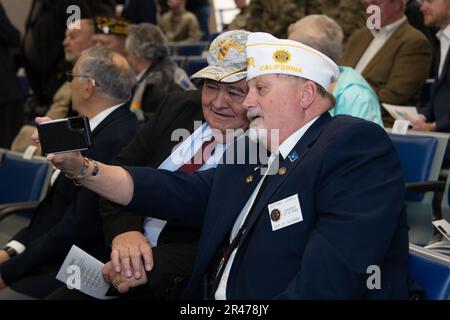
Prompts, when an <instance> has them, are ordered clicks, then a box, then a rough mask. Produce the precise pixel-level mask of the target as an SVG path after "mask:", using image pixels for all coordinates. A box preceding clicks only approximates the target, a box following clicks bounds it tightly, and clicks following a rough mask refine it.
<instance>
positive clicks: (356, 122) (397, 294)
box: [127, 113, 408, 299]
mask: <svg viewBox="0 0 450 320" xmlns="http://www.w3.org/2000/svg"><path fill="white" fill-rule="evenodd" d="M294 150H295V152H296V153H297V154H298V158H297V159H296V160H294V161H291V160H289V159H284V160H283V161H282V162H281V163H280V167H285V168H286V174H284V175H276V176H273V177H272V178H271V181H270V183H269V184H268V185H267V187H266V188H265V189H264V191H263V193H262V195H261V196H260V197H259V199H258V200H257V202H256V204H255V210H256V211H255V214H253V215H252V217H251V218H250V220H249V224H248V229H247V230H248V231H247V232H246V233H245V234H244V236H243V240H242V242H241V244H240V247H239V250H238V252H237V254H236V257H235V260H234V263H233V266H232V268H231V270H230V276H229V279H228V285H227V298H228V299H404V298H407V274H408V228H407V223H406V213H405V211H404V194H405V191H404V179H403V175H402V170H401V167H400V162H399V159H398V156H397V153H396V151H395V149H394V147H393V145H392V143H391V142H390V139H389V137H388V136H387V134H386V133H385V131H384V130H383V129H382V128H381V127H380V126H378V125H376V124H373V123H371V122H367V121H365V120H362V119H357V118H353V117H350V116H337V117H335V118H331V116H330V115H329V114H328V113H326V114H324V115H322V116H321V117H320V118H319V119H318V120H317V121H316V122H315V123H314V124H313V125H312V126H311V127H310V128H309V129H308V130H307V132H306V133H305V135H304V136H303V137H302V138H301V139H300V141H299V142H298V143H297V145H296V146H295V147H294ZM256 167H257V165H255V164H253V165H239V164H236V165H219V166H218V167H217V169H215V170H208V171H204V172H199V173H196V174H194V175H193V176H189V175H186V174H184V173H181V172H175V173H173V172H168V171H164V170H155V169H151V168H137V167H127V170H129V172H130V173H131V175H132V178H133V180H134V188H135V189H134V195H133V199H132V201H131V202H130V204H129V209H130V208H131V209H133V210H136V211H139V212H143V213H145V212H158V213H160V216H157V218H163V219H168V220H170V221H173V222H176V223H184V224H185V225H197V226H199V225H202V233H201V238H200V242H199V247H198V255H197V259H196V263H195V267H194V271H193V274H192V277H191V280H190V282H189V284H188V286H187V288H186V290H185V292H184V295H183V297H184V298H196V299H198V298H203V297H206V296H207V295H206V292H205V288H206V287H207V285H206V281H205V279H206V278H207V276H205V274H206V273H207V271H208V269H209V268H210V264H211V261H212V260H214V258H215V257H216V255H217V251H218V250H219V248H220V246H221V244H222V243H223V241H224V239H226V237H227V239H228V237H229V235H230V231H231V229H232V227H233V224H234V223H235V221H236V218H237V216H238V215H239V213H240V212H241V210H242V208H243V207H244V205H245V203H246V202H247V200H248V199H249V197H250V195H251V194H252V192H253V190H254V188H255V187H256V185H257V183H258V181H259V177H258V176H260V175H259V173H258V172H259V171H255V168H256ZM250 175H252V176H254V179H253V181H252V182H251V183H247V182H248V180H247V177H248V176H250ZM295 194H298V197H299V201H300V206H301V210H302V215H303V221H301V222H298V223H295V224H292V225H290V226H288V227H285V228H282V229H279V230H277V231H272V228H271V222H270V213H269V211H268V208H267V206H268V205H269V204H271V203H273V202H276V201H279V200H282V199H285V198H287V197H289V196H292V195H295ZM372 265H376V266H379V267H380V269H381V288H380V289H375V290H369V289H368V287H367V281H368V279H369V276H370V275H371V273H370V272H369V273H368V268H369V267H370V266H372ZM369 282H370V279H369Z"/></svg>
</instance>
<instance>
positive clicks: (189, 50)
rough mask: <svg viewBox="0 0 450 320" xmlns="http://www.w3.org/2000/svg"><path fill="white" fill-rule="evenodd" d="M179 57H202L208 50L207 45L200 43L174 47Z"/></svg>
mask: <svg viewBox="0 0 450 320" xmlns="http://www.w3.org/2000/svg"><path fill="white" fill-rule="evenodd" d="M174 50H176V52H175V55H177V56H201V55H202V54H203V51H205V50H208V48H207V43H204V42H199V43H195V44H180V45H178V46H176V47H174Z"/></svg>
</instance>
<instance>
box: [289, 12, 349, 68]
mask: <svg viewBox="0 0 450 320" xmlns="http://www.w3.org/2000/svg"><path fill="white" fill-rule="evenodd" d="M289 39H291V40H296V41H299V42H301V43H303V44H306V45H307V46H310V47H312V48H314V49H316V50H318V51H320V52H322V53H323V54H325V55H327V56H328V57H330V59H331V60H333V61H334V62H337V61H338V60H339V58H340V57H341V55H342V48H343V40H344V32H343V31H342V28H341V27H340V26H339V24H337V23H336V21H334V20H333V19H331V18H329V17H328V16H326V15H323V14H312V15H309V16H306V17H304V18H302V19H300V20H298V21H297V22H296V23H295V24H293V25H291V26H290V27H289Z"/></svg>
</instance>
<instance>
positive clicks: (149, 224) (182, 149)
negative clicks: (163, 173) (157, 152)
mask: <svg viewBox="0 0 450 320" xmlns="http://www.w3.org/2000/svg"><path fill="white" fill-rule="evenodd" d="M212 136H213V132H212V130H211V128H210V127H209V125H208V124H207V123H204V124H203V125H202V126H200V127H199V128H197V129H196V130H195V131H194V133H193V134H191V135H190V136H189V137H187V138H186V139H185V140H184V141H183V142H182V143H181V144H179V145H178V147H177V148H176V149H175V151H173V152H172V153H171V154H170V156H169V157H167V158H166V160H164V162H163V163H161V165H160V166H159V167H158V168H159V169H164V170H169V171H176V170H178V169H179V168H180V167H181V166H182V165H183V164H185V163H187V162H188V161H189V160H191V159H192V157H193V156H194V155H195V154H196V153H197V151H199V150H200V148H201V146H202V144H203V142H204V141H207V140H210V139H211V138H212ZM230 143H232V142H230ZM230 143H228V144H221V143H218V144H217V145H216V146H215V149H214V153H213V154H212V155H211V157H210V158H209V159H208V160H207V161H206V162H205V164H203V166H202V167H201V168H200V169H199V171H202V170H207V169H211V168H215V167H217V165H218V164H219V162H220V159H221V158H222V155H223V153H224V151H225V149H226V148H227V146H228V145H229V144H230ZM166 223H167V221H164V220H160V219H156V218H145V220H144V234H145V236H146V237H147V239H148V240H149V241H150V243H151V245H152V247H156V246H157V243H158V238H159V235H160V234H161V231H162V229H163V228H164V226H165V225H166Z"/></svg>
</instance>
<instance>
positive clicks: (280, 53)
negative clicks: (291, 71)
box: [272, 50, 291, 63]
mask: <svg viewBox="0 0 450 320" xmlns="http://www.w3.org/2000/svg"><path fill="white" fill-rule="evenodd" d="M272 59H273V60H274V61H275V62H276V63H288V62H289V61H290V60H291V53H290V52H289V51H287V50H277V51H275V52H274V53H273V56H272Z"/></svg>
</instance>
